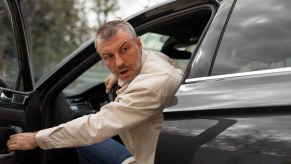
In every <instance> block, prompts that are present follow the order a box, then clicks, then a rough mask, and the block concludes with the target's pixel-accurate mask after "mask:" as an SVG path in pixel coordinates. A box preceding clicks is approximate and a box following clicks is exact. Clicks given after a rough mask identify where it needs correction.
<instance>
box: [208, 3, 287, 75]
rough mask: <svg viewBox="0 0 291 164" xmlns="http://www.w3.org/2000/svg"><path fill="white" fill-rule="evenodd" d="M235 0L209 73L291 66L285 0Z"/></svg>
mask: <svg viewBox="0 0 291 164" xmlns="http://www.w3.org/2000/svg"><path fill="white" fill-rule="evenodd" d="M254 4H258V2H256V1H254V0H239V1H237V4H236V6H235V8H234V10H233V13H232V16H231V18H230V20H229V23H228V25H227V27H226V30H225V33H224V36H223V38H222V41H221V45H220V48H219V50H218V53H217V57H216V60H215V62H214V66H213V70H212V75H219V74H229V73H238V72H248V71H256V70H265V69H274V68H282V67H290V66H291V52H290V46H291V28H290V26H291V17H290V15H291V10H290V7H291V3H290V1H289V0H280V1H278V0H266V1H264V2H263V3H260V5H254Z"/></svg>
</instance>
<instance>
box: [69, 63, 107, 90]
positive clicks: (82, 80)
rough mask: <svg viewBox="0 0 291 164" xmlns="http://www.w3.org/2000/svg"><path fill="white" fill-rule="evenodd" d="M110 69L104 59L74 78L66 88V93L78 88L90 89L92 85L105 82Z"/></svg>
mask: <svg viewBox="0 0 291 164" xmlns="http://www.w3.org/2000/svg"><path fill="white" fill-rule="evenodd" d="M109 73H110V71H109V69H108V68H107V67H106V65H105V64H104V62H103V61H102V60H100V61H99V62H98V63H96V64H95V65H94V66H92V67H91V68H90V69H88V70H87V71H86V72H84V73H83V74H82V75H81V76H79V77H78V78H77V79H76V80H74V81H73V82H72V83H71V84H70V85H69V86H67V87H66V88H65V90H64V91H65V92H66V93H71V92H73V91H74V90H75V89H76V88H78V89H80V90H83V89H82V88H85V89H88V87H90V86H94V85H96V84H100V83H103V82H104V81H105V79H106V77H107V76H108V75H109Z"/></svg>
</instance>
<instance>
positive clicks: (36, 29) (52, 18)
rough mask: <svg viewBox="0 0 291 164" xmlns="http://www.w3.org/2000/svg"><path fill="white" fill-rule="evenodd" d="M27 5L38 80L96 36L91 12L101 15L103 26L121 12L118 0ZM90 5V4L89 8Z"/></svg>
mask: <svg viewBox="0 0 291 164" xmlns="http://www.w3.org/2000/svg"><path fill="white" fill-rule="evenodd" d="M85 2H86V3H85ZM25 3H26V6H25V7H26V10H27V11H26V13H27V14H26V15H27V17H28V24H29V32H30V38H29V41H30V45H31V47H30V48H31V53H32V55H31V59H32V68H33V73H34V76H35V81H37V80H38V79H39V78H40V77H41V76H43V75H44V74H45V73H46V72H48V71H49V70H50V69H51V68H53V67H54V66H55V65H56V64H57V63H59V62H60V61H61V60H62V59H63V58H65V57H66V56H68V55H69V54H70V53H71V52H73V51H74V50H75V49H77V48H78V47H79V46H80V45H81V44H82V43H84V42H85V41H87V40H89V39H90V38H92V37H93V36H94V33H95V29H96V28H97V27H90V26H89V22H88V10H89V11H90V12H95V13H96V14H97V20H96V21H97V22H98V25H100V24H102V23H103V22H105V21H106V20H107V17H108V15H109V14H110V13H111V12H114V11H116V10H117V9H118V3H117V1H116V0H91V1H88V0H87V1H85V0H27V1H25ZM86 4H89V5H90V7H89V9H88V6H86Z"/></svg>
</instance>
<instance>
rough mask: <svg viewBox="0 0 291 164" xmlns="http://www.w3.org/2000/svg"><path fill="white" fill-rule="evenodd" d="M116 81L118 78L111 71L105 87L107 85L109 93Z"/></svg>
mask: <svg viewBox="0 0 291 164" xmlns="http://www.w3.org/2000/svg"><path fill="white" fill-rule="evenodd" d="M116 83H117V78H116V77H115V76H114V75H113V74H112V73H110V74H109V75H108V76H107V78H106V79H105V87H106V90H105V92H106V93H107V94H108V93H109V92H110V90H111V89H112V87H113V85H114V84H116Z"/></svg>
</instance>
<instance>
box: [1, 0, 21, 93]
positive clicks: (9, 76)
mask: <svg viewBox="0 0 291 164" xmlns="http://www.w3.org/2000/svg"><path fill="white" fill-rule="evenodd" d="M15 43H16V41H15V37H14V33H13V29H12V23H11V18H10V14H9V11H8V6H7V4H6V3H5V1H0V78H1V79H2V80H4V81H5V82H6V83H8V84H9V86H10V88H15V84H16V79H17V74H18V71H19V66H18V59H17V49H16V44H15Z"/></svg>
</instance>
